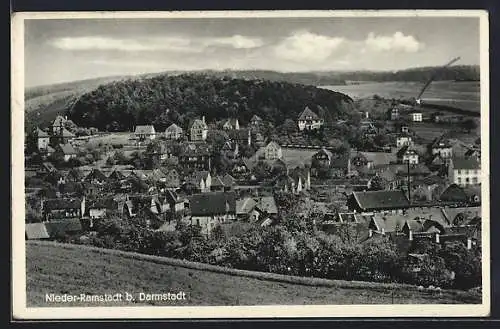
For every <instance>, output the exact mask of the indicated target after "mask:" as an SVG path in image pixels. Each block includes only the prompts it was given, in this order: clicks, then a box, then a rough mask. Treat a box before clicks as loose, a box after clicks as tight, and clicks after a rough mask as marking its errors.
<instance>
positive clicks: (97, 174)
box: [84, 168, 108, 186]
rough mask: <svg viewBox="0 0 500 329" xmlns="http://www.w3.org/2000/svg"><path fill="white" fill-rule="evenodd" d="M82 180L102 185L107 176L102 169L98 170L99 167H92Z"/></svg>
mask: <svg viewBox="0 0 500 329" xmlns="http://www.w3.org/2000/svg"><path fill="white" fill-rule="evenodd" d="M84 180H85V182H88V183H90V184H92V185H98V186H102V185H104V184H105V183H106V182H107V180H108V177H106V175H104V173H103V172H102V171H100V170H99V169H97V168H94V169H92V171H91V172H90V173H89V174H88V175H87V176H86V177H85V179H84Z"/></svg>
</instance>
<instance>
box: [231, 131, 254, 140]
mask: <svg viewBox="0 0 500 329" xmlns="http://www.w3.org/2000/svg"><path fill="white" fill-rule="evenodd" d="M227 133H228V136H229V138H230V139H232V140H237V141H242V140H245V141H246V140H247V139H248V135H249V134H250V130H249V129H239V130H229V131H228V132H227Z"/></svg>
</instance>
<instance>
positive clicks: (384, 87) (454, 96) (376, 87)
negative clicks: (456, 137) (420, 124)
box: [320, 81, 480, 112]
mask: <svg viewBox="0 0 500 329" xmlns="http://www.w3.org/2000/svg"><path fill="white" fill-rule="evenodd" d="M423 85H424V82H422V83H419V82H369V83H360V84H357V85H355V84H353V85H339V86H321V87H320V88H325V89H329V90H334V91H338V92H341V93H344V94H347V95H349V96H351V97H352V98H353V99H359V98H371V97H373V95H375V94H376V95H379V96H381V97H383V98H389V99H391V98H394V99H410V98H412V97H413V98H416V97H417V96H418V94H419V93H420V90H421V89H422V87H423ZM422 100H423V102H424V103H432V104H438V105H448V106H453V107H457V108H460V109H464V110H470V111H477V112H479V111H480V90H479V82H474V81H472V82H453V81H434V82H432V83H431V85H430V86H429V87H428V88H427V90H426V91H425V92H424V94H423V95H422Z"/></svg>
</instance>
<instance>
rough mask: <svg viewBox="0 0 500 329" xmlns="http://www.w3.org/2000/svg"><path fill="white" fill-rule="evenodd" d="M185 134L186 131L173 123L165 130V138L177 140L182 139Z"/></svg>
mask: <svg viewBox="0 0 500 329" xmlns="http://www.w3.org/2000/svg"><path fill="white" fill-rule="evenodd" d="M183 132H184V131H183V130H182V128H181V127H179V126H178V125H176V124H175V123H172V124H171V125H170V126H168V128H167V129H165V138H166V139H171V140H176V139H179V138H181V137H182V134H183Z"/></svg>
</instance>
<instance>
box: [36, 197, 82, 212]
mask: <svg viewBox="0 0 500 329" xmlns="http://www.w3.org/2000/svg"><path fill="white" fill-rule="evenodd" d="M81 202H82V201H81V200H80V199H76V198H70V199H48V200H45V201H44V202H43V208H44V209H46V210H59V209H77V208H80V206H81Z"/></svg>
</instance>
